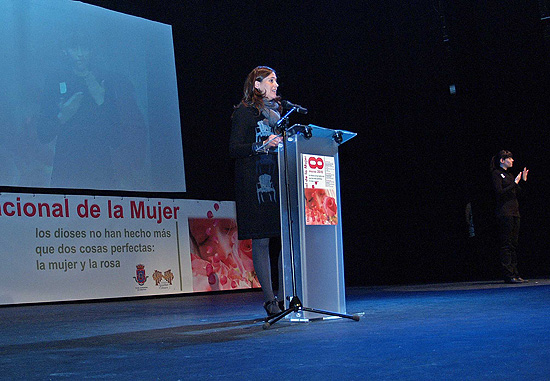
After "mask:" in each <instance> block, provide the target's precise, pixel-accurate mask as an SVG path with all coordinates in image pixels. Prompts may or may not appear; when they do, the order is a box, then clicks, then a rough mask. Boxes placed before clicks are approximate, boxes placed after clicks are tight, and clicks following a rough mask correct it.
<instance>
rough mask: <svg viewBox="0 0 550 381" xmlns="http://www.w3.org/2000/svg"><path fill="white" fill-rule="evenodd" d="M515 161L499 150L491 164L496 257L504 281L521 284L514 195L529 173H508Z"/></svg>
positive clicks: (524, 170) (522, 280)
mask: <svg viewBox="0 0 550 381" xmlns="http://www.w3.org/2000/svg"><path fill="white" fill-rule="evenodd" d="M513 165H514V159H513V158H512V153H511V152H510V151H506V150H502V151H500V152H499V153H498V154H497V155H496V156H493V158H492V160H491V170H492V180H493V188H494V190H495V193H496V201H497V207H496V216H497V222H498V229H499V232H498V233H499V253H500V261H501V264H502V271H503V277H504V281H505V282H506V283H523V282H526V281H525V280H524V279H522V278H521V277H520V275H519V272H518V268H517V265H518V259H517V247H518V238H519V225H520V215H519V203H518V199H517V193H518V191H519V190H520V186H519V183H520V181H522V180H523V181H527V174H528V173H529V170H528V169H527V168H524V169H523V171H521V172H519V174H518V175H517V176H514V175H512V174H511V173H510V169H511V168H512V166H513Z"/></svg>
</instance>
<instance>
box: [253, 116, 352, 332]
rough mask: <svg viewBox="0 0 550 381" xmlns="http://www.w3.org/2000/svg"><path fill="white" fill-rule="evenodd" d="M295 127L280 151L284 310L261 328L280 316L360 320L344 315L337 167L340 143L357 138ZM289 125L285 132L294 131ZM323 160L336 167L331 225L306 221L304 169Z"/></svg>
mask: <svg viewBox="0 0 550 381" xmlns="http://www.w3.org/2000/svg"><path fill="white" fill-rule="evenodd" d="M299 126H300V127H302V132H301V133H295V134H292V133H287V134H285V136H284V144H283V148H282V152H279V184H280V206H281V242H282V256H283V258H282V259H283V284H284V295H285V296H286V300H285V310H284V311H283V312H281V313H280V314H278V315H275V316H273V317H271V318H269V319H266V323H265V324H264V326H263V328H264V329H267V328H269V327H270V326H271V325H272V324H274V323H276V322H277V321H279V320H281V319H283V318H286V319H288V320H290V321H302V322H307V321H310V320H311V319H321V318H322V319H326V318H338V317H343V318H349V319H353V320H356V321H357V320H359V315H348V314H346V303H345V284H344V266H343V249H342V218H341V207H340V206H341V203H340V178H339V166H338V147H339V145H340V144H342V143H344V142H346V141H347V140H349V139H351V138H353V137H354V136H355V135H356V134H355V133H353V132H348V131H343V130H331V129H327V128H323V127H319V126H315V125H308V126H302V125H299ZM293 127H294V126H293ZM293 127H291V128H289V129H288V130H287V131H291V132H292V131H295V130H296V129H293ZM325 161H326V162H327V163H328V164H330V165H334V167H333V168H332V169H331V170H330V174H331V176H332V177H333V178H331V179H330V180H331V183H332V184H333V187H332V188H333V189H335V191H336V192H335V193H336V194H335V195H334V196H335V197H334V200H335V201H336V209H337V213H336V215H335V216H334V215H333V216H331V222H325V224H317V225H312V224H308V221H306V208H307V206H306V202H307V200H306V194H305V188H304V185H305V184H306V180H307V179H306V178H305V176H308V171H307V166H308V165H310V162H311V163H313V166H314V167H315V166H316V167H318V166H320V165H321V164H320V163H323V165H324V163H325ZM316 163H317V164H316ZM333 206H334V205H333ZM310 222H311V221H310ZM317 223H319V221H318V222H317ZM320 223H323V221H321V222H320ZM305 306H315V308H309V307H305Z"/></svg>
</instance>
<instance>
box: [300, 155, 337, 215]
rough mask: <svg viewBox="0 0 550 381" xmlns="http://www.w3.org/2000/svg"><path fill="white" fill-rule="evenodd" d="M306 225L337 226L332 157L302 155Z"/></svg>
mask: <svg viewBox="0 0 550 381" xmlns="http://www.w3.org/2000/svg"><path fill="white" fill-rule="evenodd" d="M302 163H303V165H302V168H303V170H304V173H303V176H304V177H303V178H304V193H305V200H306V205H305V210H306V225H337V224H338V205H337V203H336V199H337V197H336V196H337V195H336V165H335V161H334V157H332V156H320V155H309V154H302Z"/></svg>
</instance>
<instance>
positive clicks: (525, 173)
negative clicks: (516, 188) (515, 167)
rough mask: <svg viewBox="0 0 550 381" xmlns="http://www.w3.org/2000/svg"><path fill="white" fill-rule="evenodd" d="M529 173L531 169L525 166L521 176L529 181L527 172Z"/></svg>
mask: <svg viewBox="0 0 550 381" xmlns="http://www.w3.org/2000/svg"><path fill="white" fill-rule="evenodd" d="M528 173H529V170H528V169H527V168H523V172H521V175H522V176H521V178H522V179H523V181H527V174H528Z"/></svg>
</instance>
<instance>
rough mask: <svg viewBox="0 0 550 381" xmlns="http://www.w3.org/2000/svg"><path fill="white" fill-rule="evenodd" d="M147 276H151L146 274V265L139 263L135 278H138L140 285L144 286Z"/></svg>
mask: <svg viewBox="0 0 550 381" xmlns="http://www.w3.org/2000/svg"><path fill="white" fill-rule="evenodd" d="M147 278H149V277H148V276H147V275H145V266H144V265H142V264H139V265H137V266H136V276H135V277H134V279H135V280H136V282H137V284H139V285H140V286H143V285H144V284H145V282H146V281H147Z"/></svg>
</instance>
